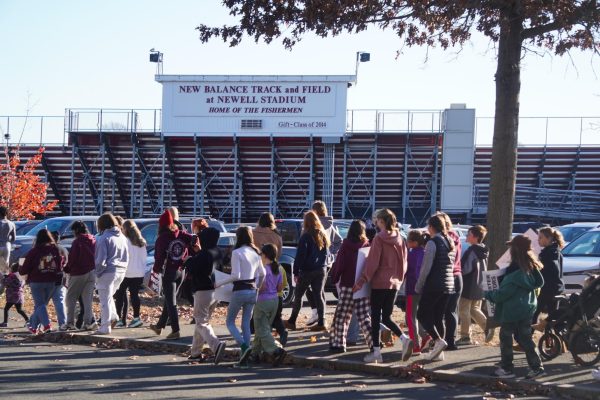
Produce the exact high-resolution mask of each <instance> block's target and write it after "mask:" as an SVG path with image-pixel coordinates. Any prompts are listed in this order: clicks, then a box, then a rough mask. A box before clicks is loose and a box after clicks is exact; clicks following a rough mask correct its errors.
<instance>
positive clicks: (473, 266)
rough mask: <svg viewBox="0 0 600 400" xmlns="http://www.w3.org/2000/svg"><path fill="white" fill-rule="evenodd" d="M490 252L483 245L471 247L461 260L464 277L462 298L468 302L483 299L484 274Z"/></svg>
mask: <svg viewBox="0 0 600 400" xmlns="http://www.w3.org/2000/svg"><path fill="white" fill-rule="evenodd" d="M489 252H490V250H489V249H488V248H487V247H486V246H485V245H483V244H474V245H471V246H469V248H468V249H467V251H465V252H464V253H463V255H462V258H461V260H460V264H461V267H462V275H463V289H462V294H461V297H463V298H465V299H468V300H481V299H483V289H481V282H483V272H484V271H487V265H488V255H489Z"/></svg>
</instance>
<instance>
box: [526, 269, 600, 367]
mask: <svg viewBox="0 0 600 400" xmlns="http://www.w3.org/2000/svg"><path fill="white" fill-rule="evenodd" d="M587 282H588V283H587V286H586V288H585V289H584V290H583V291H582V292H581V293H574V294H572V295H571V296H570V297H566V296H564V295H561V296H556V299H557V302H556V308H555V309H554V310H551V311H550V312H549V314H548V317H547V318H546V320H545V321H544V322H543V325H545V327H544V334H543V335H542V337H541V338H540V340H539V342H538V350H539V351H540V356H541V357H542V358H544V359H545V360H551V359H553V358H556V357H558V356H559V355H560V353H561V352H562V349H563V346H565V347H566V348H567V349H568V350H569V351H570V352H571V354H572V355H573V359H574V360H575V362H576V363H577V364H579V365H582V366H591V365H594V364H595V363H596V362H598V360H600V277H590V278H588V279H587Z"/></svg>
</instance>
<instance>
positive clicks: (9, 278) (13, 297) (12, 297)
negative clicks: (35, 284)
mask: <svg viewBox="0 0 600 400" xmlns="http://www.w3.org/2000/svg"><path fill="white" fill-rule="evenodd" d="M4 286H5V287H6V302H7V303H13V304H23V303H24V302H25V296H24V295H23V286H25V282H23V281H22V280H20V279H19V278H18V277H17V275H16V274H14V273H12V272H11V273H10V274H8V275H6V276H5V277H4Z"/></svg>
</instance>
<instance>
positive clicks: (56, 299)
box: [52, 285, 67, 326]
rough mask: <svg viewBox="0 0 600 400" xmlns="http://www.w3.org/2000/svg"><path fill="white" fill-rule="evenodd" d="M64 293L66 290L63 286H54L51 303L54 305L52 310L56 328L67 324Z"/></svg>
mask: <svg viewBox="0 0 600 400" xmlns="http://www.w3.org/2000/svg"><path fill="white" fill-rule="evenodd" d="M66 293H67V289H66V288H65V287H64V286H63V285H58V286H56V289H55V290H54V293H52V303H54V310H55V311H56V319H57V320H58V326H62V325H64V324H66V323H67V310H66V308H65V294H66Z"/></svg>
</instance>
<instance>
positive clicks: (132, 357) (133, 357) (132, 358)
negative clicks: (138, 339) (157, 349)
mask: <svg viewBox="0 0 600 400" xmlns="http://www.w3.org/2000/svg"><path fill="white" fill-rule="evenodd" d="M138 358H139V356H131V357H127V359H128V360H137V359H138Z"/></svg>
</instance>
